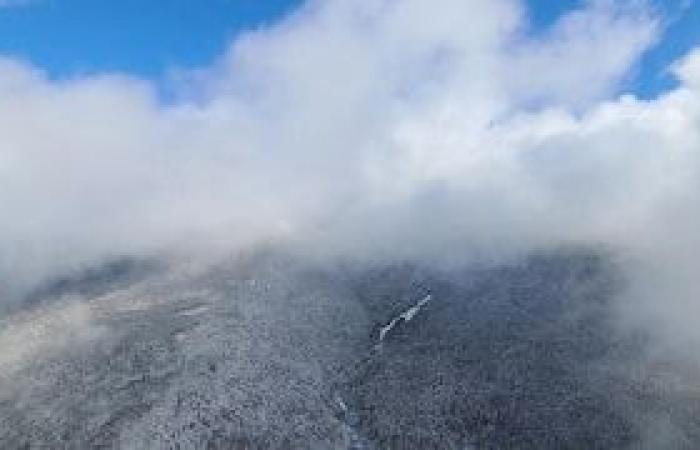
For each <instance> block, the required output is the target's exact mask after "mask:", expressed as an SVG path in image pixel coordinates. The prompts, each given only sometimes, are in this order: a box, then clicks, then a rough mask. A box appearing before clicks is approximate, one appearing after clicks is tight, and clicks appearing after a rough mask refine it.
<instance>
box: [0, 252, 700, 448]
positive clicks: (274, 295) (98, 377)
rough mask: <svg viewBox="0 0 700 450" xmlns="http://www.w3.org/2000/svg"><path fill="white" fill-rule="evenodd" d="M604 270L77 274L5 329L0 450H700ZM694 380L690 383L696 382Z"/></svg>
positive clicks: (261, 262)
mask: <svg viewBox="0 0 700 450" xmlns="http://www.w3.org/2000/svg"><path fill="white" fill-rule="evenodd" d="M617 288H618V281H617V280H616V277H615V271H614V269H613V268H611V267H610V266H609V264H608V263H607V262H606V260H605V259H604V258H602V257H600V256H596V255H591V254H583V253H576V252H570V253H562V254H558V255H548V256H539V257H533V258H529V259H527V260H524V261H520V262H518V263H517V264H516V263H514V264H511V265H508V266H503V267H497V268H493V267H492V268H479V269H474V268H472V269H462V270H453V271H450V272H446V271H441V272H438V271H433V270H429V269H427V268H424V267H420V266H416V265H412V264H395V265H388V266H386V265H384V266H377V267H371V268H368V267H362V268H358V267H352V266H346V267H344V268H343V269H340V268H337V267H335V268H332V269H331V268H327V267H326V268H318V267H309V266H307V265H305V264H302V263H300V262H299V261H298V260H295V259H294V258H292V257H287V256H280V255H275V254H260V255H255V256H251V257H249V258H245V259H235V260H234V259H232V260H228V261H224V262H218V263H217V264H215V265H211V266H207V265H202V264H191V265H183V264H176V265H172V266H166V265H164V264H160V265H159V264H152V265H149V264H146V265H139V264H137V265H135V266H134V267H132V268H130V269H127V270H122V271H119V273H115V272H114V270H112V269H110V270H107V271H105V272H103V273H101V272H99V271H96V272H91V273H90V276H89V277H83V278H78V279H76V280H72V281H71V280H67V281H65V282H63V283H59V284H56V285H54V286H52V287H51V288H47V289H46V290H44V291H42V292H41V293H40V294H37V296H36V298H35V299H34V301H33V303H32V305H31V307H28V308H25V309H23V310H21V311H15V312H13V313H11V314H9V315H7V316H6V317H5V318H3V319H0V349H2V354H1V355H0V448H3V449H15V448H31V449H34V448H52V449H53V448H71V449H79V448H127V449H131V448H135V449H160V448H180V449H190V448H192V449H199V448H280V449H282V448H304V449H308V448H318V449H331V448H338V449H348V448H382V449H383V448H392V449H402V448H441V449H442V448H445V449H449V448H455V449H457V448H459V449H465V448H474V449H503V448H517V449H566V448H571V449H582V448H600V449H613V448H673V449H683V448H687V449H694V448H700V394H698V393H697V392H698V391H697V390H693V389H690V388H689V386H690V385H691V384H690V383H688V382H687V381H684V380H683V379H681V378H679V372H678V371H677V370H676V368H670V367H667V366H665V365H663V364H661V363H659V364H655V365H653V366H652V365H651V364H650V363H649V362H648V361H646V359H645V358H644V353H643V349H644V339H643V336H636V337H632V336H624V337H623V336H621V335H619V334H618V333H615V332H613V329H612V327H611V317H612V316H611V314H610V311H611V309H610V301H611V299H612V298H614V294H615V292H616V289H617ZM694 376H696V374H690V375H689V378H690V379H697V378H693V377H694Z"/></svg>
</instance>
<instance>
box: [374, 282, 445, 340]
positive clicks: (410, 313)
mask: <svg viewBox="0 0 700 450" xmlns="http://www.w3.org/2000/svg"><path fill="white" fill-rule="evenodd" d="M431 299H432V296H431V295H430V294H428V295H426V296H425V297H424V298H423V299H422V300H420V301H419V302H418V303H416V304H415V305H413V306H412V307H410V308H408V309H407V310H406V311H404V312H402V313H401V314H399V315H398V316H396V317H394V318H393V319H391V321H390V322H389V323H388V324H386V325H385V326H383V327H382V328H381V329H380V330H379V343H381V342H382V341H384V338H385V337H386V335H387V333H389V332H390V331H391V330H392V329H394V327H395V326H396V324H397V323H399V321H400V320H402V319H403V320H404V322H410V321H411V319H413V318H414V317H415V316H416V314H418V313H419V312H420V310H421V308H423V306H425V305H427V304H428V302H430V300H431Z"/></svg>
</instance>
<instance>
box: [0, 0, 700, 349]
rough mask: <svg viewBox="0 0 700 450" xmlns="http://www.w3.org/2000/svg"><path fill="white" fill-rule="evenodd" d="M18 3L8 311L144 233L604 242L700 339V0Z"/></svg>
mask: <svg viewBox="0 0 700 450" xmlns="http://www.w3.org/2000/svg"><path fill="white" fill-rule="evenodd" d="M0 5H2V6H1V7H0V55H1V56H0V213H1V214H2V220H0V314H2V311H3V305H5V306H6V305H15V304H22V301H23V300H25V299H26V298H27V296H28V294H29V293H31V292H32V290H33V289H36V288H37V286H40V285H41V284H42V283H46V282H47V280H51V279H55V278H60V277H61V276H66V274H72V273H75V272H76V271H80V270H82V269H84V268H85V267H91V266H94V265H99V264H100V263H104V262H105V261H109V260H112V259H113V258H118V257H123V256H131V257H137V258H142V257H152V256H154V255H160V256H162V255H171V254H174V253H175V254H180V253H185V254H188V253H198V254H205V255H209V253H217V252H223V253H230V252H233V253H236V252H239V251H244V250H248V249H250V248H251V247H256V246H258V245H261V244H266V245H269V244H275V243H283V244H284V245H285V246H290V247H293V248H295V249H297V250H299V251H303V252H306V253H308V256H309V257H313V258H321V259H323V258H342V259H347V258H351V259H357V260H371V261H376V260H383V259H385V260H389V261H397V260H400V261H406V260H409V261H410V260H415V259H419V260H420V261H423V262H427V263H434V264H457V263H458V264H471V263H482V262H489V261H506V260H508V261H512V259H513V258H517V257H518V255H523V254H529V253H533V252H542V251H554V250H557V249H560V248H562V247H566V246H585V247H586V248H596V249H598V248H605V249H609V250H610V251H611V252H613V253H614V254H615V255H616V260H619V261H620V265H621V267H622V270H623V271H624V272H625V273H626V278H627V279H628V280H629V284H628V286H629V288H628V289H627V291H626V293H625V295H624V296H622V297H624V299H621V302H623V300H624V302H623V307H622V309H624V311H625V312H626V314H624V315H623V316H624V317H627V318H635V320H634V321H633V322H635V323H636V324H638V325H639V324H642V325H644V324H649V323H651V324H653V327H652V328H653V330H654V332H655V333H657V334H659V335H660V336H663V338H660V340H659V342H670V343H674V344H675V346H673V349H674V350H675V349H679V348H686V349H687V350H688V355H686V356H688V357H693V358H697V360H698V361H700V357H699V356H698V355H697V352H696V353H693V352H695V350H694V349H696V348H700V329H699V328H698V327H697V324H696V320H695V318H697V317H698V315H699V314H700V299H698V298H697V294H696V292H697V289H696V278H697V276H696V274H697V273H698V272H699V271H700V257H699V256H698V255H700V234H698V232H697V230H699V229H700V212H699V211H698V208H697V205H698V204H700V42H699V41H698V32H699V31H698V30H700V26H698V25H699V22H698V19H699V16H698V14H699V13H698V10H700V5H698V4H697V3H695V2H687V1H680V0H679V1H678V2H675V1H670V0H669V1H664V2H662V1H660V0H649V1H646V0H590V1H585V2H580V3H579V2H570V1H556V2H555V1H545V0H529V1H528V2H527V3H526V2H524V1H518V0H469V1H466V0H441V1H440V2H435V1H434V0H323V1H321V0H319V1H313V2H309V3H305V4H302V5H295V4H291V3H288V2H285V1H282V0H280V1H277V2H276V1H265V2H262V1H257V0H256V1H253V0H241V1H239V2H235V1H233V0H228V1H225V0H211V1H208V2H200V1H197V2H195V1H185V0H173V1H171V2H165V1H159V2H155V1H152V2H144V1H138V2H137V1H136V0H125V1H120V2H106V1H105V2H99V1H96V0H5V1H2V0H0ZM155 5H157V6H158V7H156V6H155ZM163 5H168V6H169V7H168V9H167V10H166V9H165V8H164V7H163ZM203 5H204V6H203ZM262 5H264V6H265V7H264V8H263V7H262ZM553 5H556V9H555V8H554V7H553ZM173 80H174V81H175V82H173ZM163 86H165V87H166V88H167V89H172V92H171V95H172V96H171V97H170V98H169V99H168V100H169V101H165V102H164V101H162V98H161V97H160V96H159V93H160V92H162V91H163V90H164V89H163ZM167 89H165V90H167ZM644 326H646V325H644Z"/></svg>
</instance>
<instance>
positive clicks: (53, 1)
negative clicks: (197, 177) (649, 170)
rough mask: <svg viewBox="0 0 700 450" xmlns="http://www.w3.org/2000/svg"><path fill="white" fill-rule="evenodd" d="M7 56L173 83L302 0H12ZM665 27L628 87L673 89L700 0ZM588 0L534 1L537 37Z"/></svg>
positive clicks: (58, 69)
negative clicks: (673, 66) (671, 68)
mask: <svg viewBox="0 0 700 450" xmlns="http://www.w3.org/2000/svg"><path fill="white" fill-rule="evenodd" d="M3 3H5V6H4V8H3V7H0V55H9V56H14V57H18V58H22V59H25V60H27V61H30V62H31V63H32V64H35V65H36V66H38V67H40V68H41V69H43V70H45V71H47V72H48V73H49V75H50V77H52V78H55V79H65V78H71V77H75V76H84V75H89V74H94V73H100V72H125V73H129V74H132V75H136V76H139V77H144V78H147V79H151V80H155V81H157V82H158V83H159V84H160V85H161V86H165V84H166V83H165V82H166V81H167V79H168V77H169V74H171V73H172V72H173V71H177V70H180V69H193V68H197V67H203V66H207V65H209V64H211V63H212V62H213V61H215V60H216V58H217V57H218V56H219V55H220V54H221V53H222V52H223V51H224V50H225V48H226V46H227V45H228V43H229V42H230V41H231V40H233V39H234V38H235V37H236V36H238V35H240V34H241V33H243V32H245V31H249V30H254V29H258V28H260V27H265V26H266V25H270V24H271V23H274V22H276V21H279V20H280V19H281V18H283V17H284V16H286V15H289V14H290V13H292V12H293V11H295V10H296V9H298V8H299V7H300V5H301V4H302V0H265V1H260V0H207V1H205V2H201V1H195V0H166V1H158V2H153V1H148V2H144V1H140V0H122V1H119V2H112V1H104V0H98V1H95V0H5V1H4V2H2V1H0V5H2V4H3ZM653 4H654V7H655V8H657V9H658V10H659V11H661V13H662V14H663V17H664V21H665V23H664V24H663V28H664V31H663V33H662V34H661V36H660V39H659V41H658V42H657V44H656V45H654V46H652V47H651V48H650V49H649V50H648V51H647V52H646V53H645V54H644V55H643V56H642V59H641V61H640V62H639V64H638V65H637V67H635V68H634V69H633V70H632V72H631V73H630V75H629V77H628V79H626V80H625V82H624V83H623V84H622V85H621V86H620V90H621V91H625V92H632V93H634V94H636V95H638V96H640V97H642V98H653V97H655V96H657V95H658V94H659V93H662V92H665V91H667V90H668V89H670V88H672V87H673V86H675V81H674V79H673V77H672V76H671V75H670V73H669V72H668V70H667V68H668V65H669V64H670V63H671V62H672V61H674V60H676V59H678V58H679V57H681V56H682V55H683V54H685V53H686V52H687V51H688V50H689V49H690V48H692V47H693V46H694V45H697V44H698V43H699V42H700V4H698V1H697V0H654V2H653ZM583 6H585V0H557V1H552V0H527V8H528V16H529V18H530V25H529V31H530V32H531V33H533V34H535V35H536V34H540V33H544V32H546V30H548V29H549V28H550V27H551V26H552V24H553V23H554V22H555V21H556V20H557V18H559V17H561V16H562V15H563V14H565V13H567V12H570V11H571V10H574V9H577V8H582V7H583Z"/></svg>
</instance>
